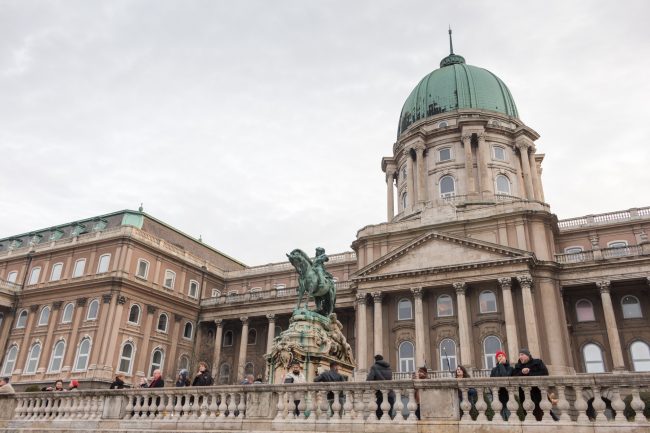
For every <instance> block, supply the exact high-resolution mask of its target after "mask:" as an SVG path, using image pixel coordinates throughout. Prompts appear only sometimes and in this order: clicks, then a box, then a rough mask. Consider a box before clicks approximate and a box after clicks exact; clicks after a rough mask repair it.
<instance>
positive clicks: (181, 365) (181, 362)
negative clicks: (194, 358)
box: [178, 354, 190, 370]
mask: <svg viewBox="0 0 650 433" xmlns="http://www.w3.org/2000/svg"><path fill="white" fill-rule="evenodd" d="M189 368H190V357H189V356H188V355H186V354H182V355H181V356H180V357H179V358H178V369H179V370H182V369H186V370H189Z"/></svg>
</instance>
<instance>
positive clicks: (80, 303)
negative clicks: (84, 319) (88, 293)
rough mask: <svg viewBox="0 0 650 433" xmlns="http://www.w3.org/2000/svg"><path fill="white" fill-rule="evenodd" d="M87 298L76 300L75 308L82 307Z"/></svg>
mask: <svg viewBox="0 0 650 433" xmlns="http://www.w3.org/2000/svg"><path fill="white" fill-rule="evenodd" d="M87 301H88V298H77V307H84V306H85V305H86V302H87Z"/></svg>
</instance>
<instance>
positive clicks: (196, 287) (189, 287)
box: [187, 280, 199, 299]
mask: <svg viewBox="0 0 650 433" xmlns="http://www.w3.org/2000/svg"><path fill="white" fill-rule="evenodd" d="M192 286H194V294H192ZM187 296H189V297H190V298H192V299H197V298H198V297H199V282H198V281H196V280H190V283H189V284H188V285H187Z"/></svg>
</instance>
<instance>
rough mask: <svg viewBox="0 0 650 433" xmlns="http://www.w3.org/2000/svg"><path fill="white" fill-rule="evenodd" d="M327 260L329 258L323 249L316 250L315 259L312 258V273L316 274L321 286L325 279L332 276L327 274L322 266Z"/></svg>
mask: <svg viewBox="0 0 650 433" xmlns="http://www.w3.org/2000/svg"><path fill="white" fill-rule="evenodd" d="M329 259H330V258H329V257H327V254H325V248H323V247H317V248H316V257H315V258H314V262H313V267H314V271H316V273H317V274H318V275H319V276H320V281H321V283H320V284H321V285H324V284H325V281H326V280H327V279H330V280H331V279H332V274H330V273H329V272H327V270H326V269H325V266H323V263H325V262H328V261H329Z"/></svg>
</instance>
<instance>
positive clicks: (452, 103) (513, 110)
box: [397, 54, 519, 137]
mask: <svg viewBox="0 0 650 433" xmlns="http://www.w3.org/2000/svg"><path fill="white" fill-rule="evenodd" d="M461 109H477V110H487V111H494V112H497V113H501V114H505V115H507V116H512V117H519V114H518V113H517V106H516V105H515V101H514V100H513V99H512V95H511V94H510V90H508V87H507V86H506V85H505V84H504V83H503V81H501V80H500V79H499V77H497V76H496V75H494V74H493V73H492V72H490V71H488V70H487V69H483V68H478V67H476V66H471V65H467V64H465V59H464V58H463V57H462V56H459V55H458V54H450V55H449V56H447V57H445V58H444V59H442V61H441V62H440V69H436V70H435V71H433V72H431V73H430V74H429V75H427V76H426V77H424V78H423V79H422V80H420V82H419V83H418V85H417V86H415V89H413V91H412V92H411V94H410V95H409V97H408V98H407V99H406V102H405V103H404V107H403V108H402V113H401V115H400V120H399V126H398V128H397V135H398V137H399V136H400V135H401V134H402V133H403V132H404V131H406V130H407V129H408V127H409V126H411V125H412V124H413V123H415V122H417V121H418V120H421V119H425V118H427V117H431V116H435V115H436V114H441V113H446V112H449V111H454V110H461Z"/></svg>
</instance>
